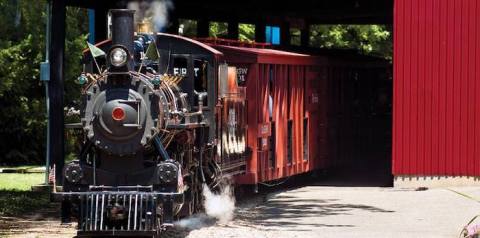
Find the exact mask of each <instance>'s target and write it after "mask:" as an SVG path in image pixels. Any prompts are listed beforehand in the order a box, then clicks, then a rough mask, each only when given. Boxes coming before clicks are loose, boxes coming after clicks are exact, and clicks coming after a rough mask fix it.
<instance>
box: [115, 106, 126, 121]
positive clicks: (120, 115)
mask: <svg viewBox="0 0 480 238" xmlns="http://www.w3.org/2000/svg"><path fill="white" fill-rule="evenodd" d="M112 118H113V120H115V121H121V120H123V119H125V111H124V110H123V108H121V107H116V108H114V109H113V110H112Z"/></svg>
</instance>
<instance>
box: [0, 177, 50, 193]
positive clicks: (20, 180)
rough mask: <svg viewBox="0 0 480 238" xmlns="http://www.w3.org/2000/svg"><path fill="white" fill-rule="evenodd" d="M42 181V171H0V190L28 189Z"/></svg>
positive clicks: (43, 179)
mask: <svg viewBox="0 0 480 238" xmlns="http://www.w3.org/2000/svg"><path fill="white" fill-rule="evenodd" d="M44 181H45V174H43V173H28V174H15V173H0V190H17V191H29V190H30V189H31V187H32V186H33V185H38V184H42V183H43V182H44Z"/></svg>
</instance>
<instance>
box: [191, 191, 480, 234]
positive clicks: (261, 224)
mask: <svg viewBox="0 0 480 238" xmlns="http://www.w3.org/2000/svg"><path fill="white" fill-rule="evenodd" d="M454 190H456V191H459V192H462V193H464V194H467V195H470V196H474V197H478V198H480V188H454ZM477 214H480V203H478V202H475V201H472V200H470V199H468V198H465V197H463V196H461V195H459V194H457V193H455V192H453V191H450V190H448V189H429V190H426V191H414V190H405V189H402V190H400V189H394V188H372V187H370V188H368V187H328V186H306V187H302V188H298V189H292V190H287V191H283V192H278V193H276V194H271V195H269V196H268V198H267V200H266V201H264V202H262V203H259V204H257V205H256V206H253V207H243V208H242V207H240V208H239V211H238V212H237V218H236V220H235V221H233V222H231V223H230V224H227V225H223V226H222V225H216V226H213V227H205V228H202V229H199V230H194V231H191V232H190V234H189V236H188V237H204V235H208V236H210V237H222V238H224V237H272V238H281V237H301V238H306V237H335V238H337V237H366V238H367V237H369V238H371V237H382V238H383V237H422V238H425V237H432V238H434V237H435V238H440V237H458V235H459V233H460V230H461V228H462V227H463V225H465V224H466V223H467V222H468V221H469V220H470V219H471V218H472V217H473V216H475V215H477ZM479 222H480V220H479ZM246 234H248V236H245V235H246Z"/></svg>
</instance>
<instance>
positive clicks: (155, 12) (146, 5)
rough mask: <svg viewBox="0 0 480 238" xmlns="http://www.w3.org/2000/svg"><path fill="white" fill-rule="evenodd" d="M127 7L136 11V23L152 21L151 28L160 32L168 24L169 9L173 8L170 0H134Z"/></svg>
mask: <svg viewBox="0 0 480 238" xmlns="http://www.w3.org/2000/svg"><path fill="white" fill-rule="evenodd" d="M128 8H129V9H131V10H135V11H136V17H135V18H136V21H137V23H139V22H141V21H143V20H147V21H150V22H152V23H153V26H154V28H153V30H154V31H156V32H162V31H163V29H165V28H166V27H167V26H168V21H169V11H171V10H173V2H172V1H171V0H155V1H134V2H129V3H128Z"/></svg>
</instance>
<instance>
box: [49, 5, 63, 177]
mask: <svg viewBox="0 0 480 238" xmlns="http://www.w3.org/2000/svg"><path fill="white" fill-rule="evenodd" d="M51 17H52V26H51V28H50V29H51V32H52V34H51V36H52V38H51V41H50V59H49V61H50V64H51V66H50V81H49V83H48V92H49V97H50V113H49V119H50V129H49V132H50V144H49V145H48V146H49V150H50V158H49V161H50V165H51V166H53V165H55V167H56V169H55V178H56V181H57V184H61V182H62V170H63V165H64V163H65V162H64V153H65V151H64V146H65V139H64V135H65V132H64V118H63V90H64V89H63V78H64V72H63V67H64V66H63V62H64V53H65V1H63V0H53V1H52V16H51Z"/></svg>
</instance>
